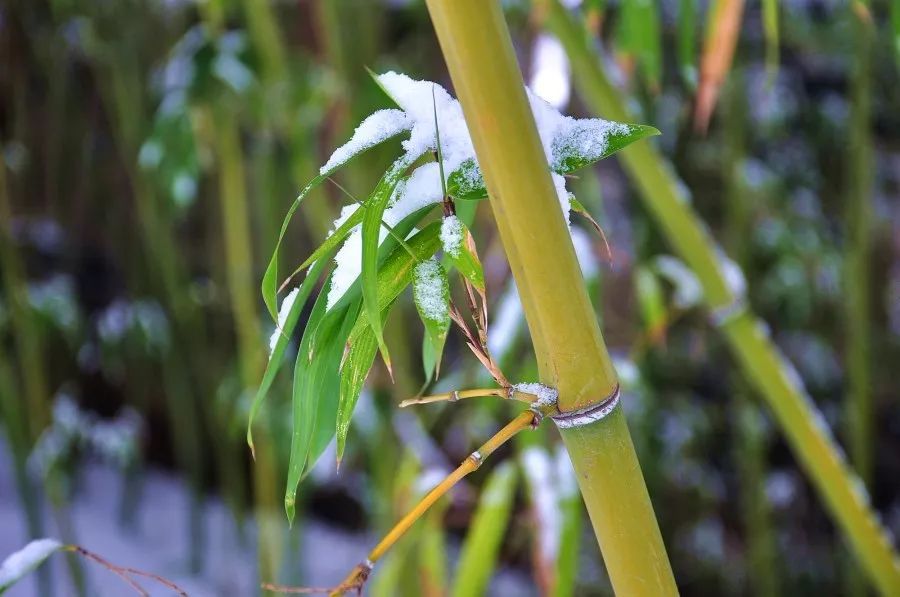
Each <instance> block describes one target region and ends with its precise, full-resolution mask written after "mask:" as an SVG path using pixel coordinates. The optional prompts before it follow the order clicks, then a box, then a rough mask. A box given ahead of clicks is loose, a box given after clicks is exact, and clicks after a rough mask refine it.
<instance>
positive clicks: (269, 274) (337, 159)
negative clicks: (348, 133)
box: [262, 110, 412, 320]
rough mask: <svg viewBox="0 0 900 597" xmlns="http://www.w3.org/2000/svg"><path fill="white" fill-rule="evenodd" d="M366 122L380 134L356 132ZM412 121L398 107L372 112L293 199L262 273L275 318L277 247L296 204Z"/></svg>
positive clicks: (295, 208)
mask: <svg viewBox="0 0 900 597" xmlns="http://www.w3.org/2000/svg"><path fill="white" fill-rule="evenodd" d="M385 113H391V114H389V116H390V118H388V119H387V121H385V122H380V123H378V122H376V121H377V120H378V119H379V118H380V119H381V120H385V119H384V118H383V117H384V116H385ZM366 122H375V123H376V124H379V125H380V126H379V127H378V128H379V129H380V130H379V131H378V132H377V134H371V135H369V136H368V138H362V136H360V137H358V136H357V134H358V133H360V132H361V131H362V132H363V133H366V132H369V131H366V130H365V128H364V127H365V125H366ZM411 126H412V125H411V124H410V123H409V122H408V121H406V117H405V115H404V114H403V113H402V112H400V111H399V110H379V111H378V112H376V113H375V114H372V115H371V116H369V117H368V118H367V119H366V120H365V121H363V122H362V123H361V124H360V126H359V127H358V128H357V129H356V131H355V132H354V136H353V137H352V138H351V139H350V141H349V142H347V143H346V144H345V145H344V146H343V147H341V148H339V149H338V150H337V151H335V153H334V154H333V155H332V156H331V158H330V159H329V160H328V163H327V164H325V166H323V167H322V171H321V172H320V173H319V175H318V176H316V177H315V178H313V179H312V180H311V181H310V182H309V184H307V185H306V186H305V187H303V190H302V191H300V194H299V195H298V196H297V198H296V199H294V202H293V203H292V204H291V207H290V209H288V212H287V215H285V217H284V221H283V222H282V223H281V230H280V231H279V233H278V240H277V241H276V243H275V249H274V250H273V251H272V257H271V259H269V265H268V266H267V267H266V271H265V273H264V274H263V280H262V295H263V301H264V302H265V304H266V307H267V308H268V310H269V314H270V315H271V316H272V319H273V320H275V319H277V318H278V315H277V309H276V302H277V301H276V298H275V295H276V293H277V292H278V250H279V249H280V247H281V241H282V240H283V239H284V235H285V234H286V233H287V228H288V224H290V221H291V218H292V217H293V216H294V212H296V211H297V208H298V207H300V203H301V202H302V201H303V199H304V198H306V196H307V195H308V194H309V193H310V191H312V190H313V189H315V188H316V187H317V186H319V185H320V184H322V182H323V181H324V180H326V179H327V178H328V177H329V176H331V175H332V174H334V173H335V172H337V171H338V170H339V169H340V168H342V167H343V166H344V165H346V164H347V163H348V162H350V161H351V160H352V159H353V158H355V157H356V156H358V155H360V154H362V153H365V152H366V151H368V150H369V149H371V148H373V147H375V146H376V145H379V144H381V143H383V142H384V141H387V140H388V139H391V138H393V137H396V136H397V135H399V134H400V133H402V132H404V131H407V130H409V128H410V127H411Z"/></svg>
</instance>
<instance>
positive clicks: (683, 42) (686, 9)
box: [677, 0, 770, 91]
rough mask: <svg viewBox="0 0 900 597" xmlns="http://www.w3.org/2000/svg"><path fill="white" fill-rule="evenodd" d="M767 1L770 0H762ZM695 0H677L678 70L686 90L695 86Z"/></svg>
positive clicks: (691, 89)
mask: <svg viewBox="0 0 900 597" xmlns="http://www.w3.org/2000/svg"><path fill="white" fill-rule="evenodd" d="M763 1H764V2H769V1H770V0H763ZM696 21H697V0H678V28H677V36H678V40H677V43H678V70H679V71H680V74H681V79H682V80H683V81H684V84H685V85H686V86H687V88H688V90H690V91H693V90H694V89H695V88H696V87H697V41H696V40H697V27H696V24H695V23H696Z"/></svg>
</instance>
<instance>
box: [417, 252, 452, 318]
mask: <svg viewBox="0 0 900 597" xmlns="http://www.w3.org/2000/svg"><path fill="white" fill-rule="evenodd" d="M442 273H443V272H442V271H441V264H440V263H438V262H437V261H436V260H434V259H428V260H426V261H423V262H422V263H420V264H418V265H417V266H416V268H415V270H414V271H413V296H414V297H415V299H416V305H418V307H419V311H420V312H421V313H422V317H424V318H425V319H428V320H430V321H435V322H438V323H443V322H445V321H447V319H448V318H449V312H448V310H447V309H448V305H447V297H446V295H445V294H444V276H443V275H442Z"/></svg>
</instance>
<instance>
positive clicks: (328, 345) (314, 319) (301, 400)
mask: <svg viewBox="0 0 900 597" xmlns="http://www.w3.org/2000/svg"><path fill="white" fill-rule="evenodd" d="M326 304H327V292H324V291H323V292H321V293H320V294H319V297H318V299H317V300H316V303H315V305H314V306H313V310H312V313H311V314H310V318H309V321H308V323H307V326H306V329H305V330H304V333H303V339H302V340H301V342H300V349H299V350H298V351H297V361H296V364H295V366H294V385H293V398H292V401H293V415H292V419H293V432H292V435H291V453H290V460H289V464H288V479H287V489H286V491H285V511H286V512H287V515H288V520H289V521H291V522H292V521H293V518H294V504H295V500H296V494H297V486H298V485H299V483H300V480H301V478H302V477H303V475H304V474H305V473H306V472H307V471H308V470H309V468H311V467H312V465H313V464H315V461H316V460H317V459H318V457H319V456H320V455H321V451H323V450H324V449H325V447H324V446H322V445H321V444H322V439H321V437H320V436H321V429H322V428H323V427H325V428H327V429H331V428H333V426H334V414H333V413H334V404H335V403H336V396H337V394H338V385H339V381H340V380H339V378H338V374H337V373H338V366H339V364H340V359H341V355H342V354H343V347H344V343H345V342H346V339H347V334H349V331H350V327H351V325H352V321H355V318H356V316H357V314H358V312H359V301H356V302H354V303H351V304H350V305H347V306H346V307H344V308H341V309H332V310H330V311H327V310H326ZM348 321H350V323H347V322H348ZM329 437H330V436H329ZM325 443H326V445H327V442H325Z"/></svg>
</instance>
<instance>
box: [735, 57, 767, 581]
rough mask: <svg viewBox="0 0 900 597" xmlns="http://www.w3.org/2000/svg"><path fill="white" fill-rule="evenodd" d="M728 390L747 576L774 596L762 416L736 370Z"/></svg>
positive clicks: (739, 118) (740, 100)
mask: <svg viewBox="0 0 900 597" xmlns="http://www.w3.org/2000/svg"><path fill="white" fill-rule="evenodd" d="M734 75H735V76H734V77H732V80H731V82H730V84H729V85H728V86H727V88H726V91H725V94H724V95H725V97H724V98H723V100H724V101H723V103H724V105H723V106H722V108H723V110H725V118H724V119H723V121H724V129H725V131H724V141H725V151H724V163H723V172H722V178H723V179H724V181H723V182H724V184H725V189H726V191H725V209H726V224H725V227H726V230H727V233H726V237H727V239H728V241H727V244H726V246H727V248H728V250H729V252H730V253H731V254H732V255H733V256H734V258H735V260H736V262H737V263H738V265H740V266H741V269H743V270H744V271H746V267H747V257H748V253H749V242H748V239H749V238H750V237H751V234H752V222H751V212H750V205H749V201H748V197H747V192H746V188H745V186H744V182H743V163H744V154H745V147H746V144H747V141H746V136H747V131H746V114H747V110H748V107H747V105H746V96H747V90H746V85H745V83H744V73H743V72H742V71H738V70H736V71H734ZM728 377H729V379H730V381H731V383H730V385H731V386H732V388H733V390H732V393H733V397H732V401H731V412H732V414H731V416H732V417H733V420H734V424H735V427H736V433H735V439H736V441H735V446H734V463H735V467H736V469H737V470H738V472H739V478H738V484H739V487H740V500H739V501H740V506H741V517H742V518H743V520H742V522H743V526H744V529H743V530H744V537H745V541H746V554H745V561H746V566H747V578H748V582H749V584H750V586H752V587H753V588H754V592H755V594H757V595H766V596H767V597H778V595H780V594H781V591H780V588H779V582H778V560H777V553H778V551H777V545H776V543H775V530H774V528H773V527H772V508H771V505H770V504H769V501H768V499H767V498H766V493H765V475H766V464H767V462H766V448H767V444H768V442H767V441H766V440H767V434H766V433H765V430H764V426H763V423H764V421H763V417H762V415H761V414H760V412H759V410H758V409H757V408H756V406H755V405H754V404H753V400H752V395H751V392H750V388H749V387H748V385H747V382H746V380H744V379H743V376H742V375H741V374H740V372H737V371H731V372H729V376H728Z"/></svg>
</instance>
